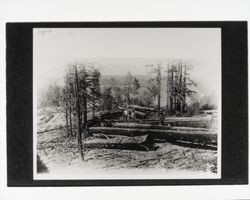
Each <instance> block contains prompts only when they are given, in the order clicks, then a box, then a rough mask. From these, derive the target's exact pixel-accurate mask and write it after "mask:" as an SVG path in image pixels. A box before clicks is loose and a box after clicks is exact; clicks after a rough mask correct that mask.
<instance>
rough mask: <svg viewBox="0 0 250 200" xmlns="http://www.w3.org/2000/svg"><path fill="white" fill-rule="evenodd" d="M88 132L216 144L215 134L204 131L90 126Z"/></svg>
mask: <svg viewBox="0 0 250 200" xmlns="http://www.w3.org/2000/svg"><path fill="white" fill-rule="evenodd" d="M89 133H90V134H93V133H102V134H106V135H126V136H140V135H148V137H149V138H152V139H154V138H158V139H165V140H184V141H194V142H199V143H209V144H215V145H216V144H217V134H215V133H210V132H205V131H196V132H192V131H181V130H159V129H136V128H114V127H111V128H109V127H91V128H90V129H89Z"/></svg>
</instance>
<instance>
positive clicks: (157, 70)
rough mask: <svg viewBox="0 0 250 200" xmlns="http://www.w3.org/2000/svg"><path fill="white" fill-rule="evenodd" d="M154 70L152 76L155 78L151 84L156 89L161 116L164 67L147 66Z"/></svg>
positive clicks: (151, 80)
mask: <svg viewBox="0 0 250 200" xmlns="http://www.w3.org/2000/svg"><path fill="white" fill-rule="evenodd" d="M146 66H149V67H151V68H152V70H151V75H152V76H153V77H152V78H151V79H150V80H149V83H150V84H151V85H153V86H152V87H153V88H155V92H156V93H157V111H158V115H160V110H161V84H162V67H161V64H160V63H158V64H157V65H146Z"/></svg>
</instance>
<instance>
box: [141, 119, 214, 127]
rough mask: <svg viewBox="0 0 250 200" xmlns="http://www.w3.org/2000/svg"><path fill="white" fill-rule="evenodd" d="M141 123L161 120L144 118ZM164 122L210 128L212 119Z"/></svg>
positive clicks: (155, 122) (166, 122) (165, 122)
mask: <svg viewBox="0 0 250 200" xmlns="http://www.w3.org/2000/svg"><path fill="white" fill-rule="evenodd" d="M140 123H142V124H159V120H143V121H141V122H140ZM163 124H165V125H166V124H170V125H171V126H184V127H197V128H210V127H211V121H208V120H206V121H205V120H200V121H198V120H194V121H193V120H186V121H184V120H177V121H173V120H164V123H163Z"/></svg>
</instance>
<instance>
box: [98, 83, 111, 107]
mask: <svg viewBox="0 0 250 200" xmlns="http://www.w3.org/2000/svg"><path fill="white" fill-rule="evenodd" d="M101 108H102V110H112V109H113V96H112V88H111V87H108V88H103V92H102V104H101Z"/></svg>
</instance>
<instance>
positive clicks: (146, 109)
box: [128, 105, 155, 111]
mask: <svg viewBox="0 0 250 200" xmlns="http://www.w3.org/2000/svg"><path fill="white" fill-rule="evenodd" d="M128 107H129V108H134V109H137V110H141V111H154V110H155V109H154V108H149V107H143V106H137V105H129V106H128Z"/></svg>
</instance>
